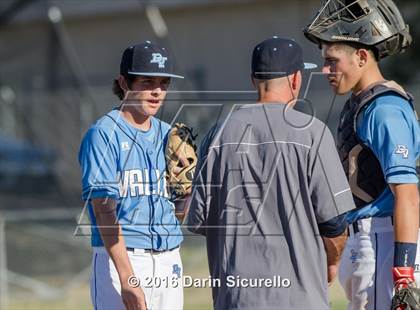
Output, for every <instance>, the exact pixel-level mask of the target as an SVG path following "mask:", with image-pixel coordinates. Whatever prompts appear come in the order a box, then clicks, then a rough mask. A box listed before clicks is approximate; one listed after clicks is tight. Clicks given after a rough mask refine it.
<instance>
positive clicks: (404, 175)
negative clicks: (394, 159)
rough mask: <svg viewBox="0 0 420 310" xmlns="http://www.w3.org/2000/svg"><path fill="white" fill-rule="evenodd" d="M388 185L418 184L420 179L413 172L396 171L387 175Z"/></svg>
mask: <svg viewBox="0 0 420 310" xmlns="http://www.w3.org/2000/svg"><path fill="white" fill-rule="evenodd" d="M386 182H387V183H388V184H417V183H418V182H419V179H418V177H417V174H416V173H412V172H411V171H396V172H391V173H388V174H387V175H386Z"/></svg>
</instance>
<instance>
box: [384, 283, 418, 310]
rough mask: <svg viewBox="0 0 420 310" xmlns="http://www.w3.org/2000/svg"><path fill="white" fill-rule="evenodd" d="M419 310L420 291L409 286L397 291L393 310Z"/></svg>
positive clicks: (392, 306) (392, 305)
mask: <svg viewBox="0 0 420 310" xmlns="http://www.w3.org/2000/svg"><path fill="white" fill-rule="evenodd" d="M403 309H404V310H419V309H420V289H418V288H417V287H414V286H408V287H404V288H400V289H398V290H395V295H394V297H393V298H392V304H391V310H403Z"/></svg>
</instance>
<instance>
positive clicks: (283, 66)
mask: <svg viewBox="0 0 420 310" xmlns="http://www.w3.org/2000/svg"><path fill="white" fill-rule="evenodd" d="M316 67H317V65H315V64H311V63H304V62H303V52H302V48H301V47H300V46H299V44H298V43H296V42H295V41H293V40H289V39H283V38H278V37H273V38H270V39H267V40H265V41H263V42H261V43H260V44H258V45H257V46H256V47H255V48H254V52H253V53H252V76H253V77H254V78H257V79H261V80H269V79H275V78H280V77H285V76H289V75H291V74H293V73H295V72H297V71H299V70H303V69H314V68H316Z"/></svg>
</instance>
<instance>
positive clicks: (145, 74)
mask: <svg viewBox="0 0 420 310" xmlns="http://www.w3.org/2000/svg"><path fill="white" fill-rule="evenodd" d="M127 73H128V74H132V75H142V76H163V77H172V78H177V79H183V78H184V77H183V76H181V75H176V74H171V73H160V72H133V71H128V72H127Z"/></svg>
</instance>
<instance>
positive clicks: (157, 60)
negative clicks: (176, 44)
mask: <svg viewBox="0 0 420 310" xmlns="http://www.w3.org/2000/svg"><path fill="white" fill-rule="evenodd" d="M152 57H153V58H152V60H151V61H150V63H151V64H153V63H154V64H159V68H165V62H166V61H167V60H168V57H163V56H162V54H161V53H153V54H152Z"/></svg>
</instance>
